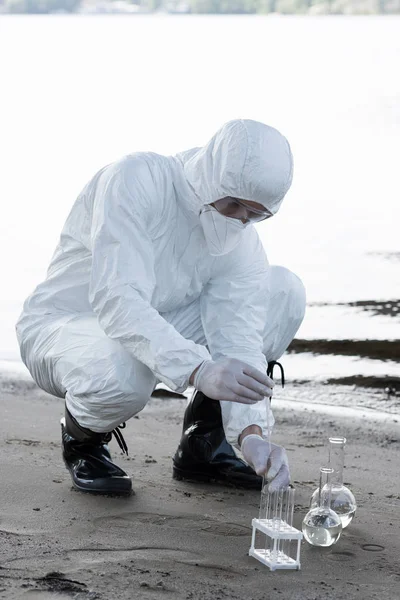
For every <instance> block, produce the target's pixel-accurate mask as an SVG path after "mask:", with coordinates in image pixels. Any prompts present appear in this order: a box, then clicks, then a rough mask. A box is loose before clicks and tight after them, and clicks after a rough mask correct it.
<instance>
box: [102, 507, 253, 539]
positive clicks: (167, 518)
mask: <svg viewBox="0 0 400 600" xmlns="http://www.w3.org/2000/svg"><path fill="white" fill-rule="evenodd" d="M129 522H131V523H134V524H138V523H142V524H145V525H155V526H157V527H158V528H160V527H172V528H179V529H190V530H191V531H201V532H204V533H211V534H213V535H221V536H226V537H238V536H248V535H249V534H250V532H251V531H250V528H249V527H246V526H245V525H239V524H237V523H221V522H219V521H216V520H214V519H210V518H207V517H200V516H199V517H197V516H195V515H190V516H187V515H186V516H185V515H183V516H180V515H160V514H156V513H136V512H132V513H125V514H123V515H110V516H108V517H98V518H97V519H95V520H94V523H95V524H96V528H101V527H104V526H106V527H107V528H108V527H109V526H110V525H112V526H113V527H124V528H125V527H126V525H127V523H129Z"/></svg>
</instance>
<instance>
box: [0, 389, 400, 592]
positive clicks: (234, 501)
mask: <svg viewBox="0 0 400 600" xmlns="http://www.w3.org/2000/svg"><path fill="white" fill-rule="evenodd" d="M344 389H347V388H344ZM324 390H325V391H324V394H325V397H326V394H327V391H326V390H327V387H326V386H325V387H324ZM309 391H310V395H312V396H313V398H314V399H315V396H316V395H318V388H315V386H314V387H313V389H312V390H311V389H308V388H307V384H304V385H303V386H297V387H296V386H293V385H291V384H289V385H288V386H287V388H285V390H283V391H282V392H281V393H280V395H279V398H278V399H276V400H275V401H274V410H275V417H276V421H277V424H276V427H275V431H274V441H275V442H276V443H279V444H282V445H284V446H285V447H286V449H287V451H288V454H289V460H290V465H291V473H292V480H293V483H294V485H295V487H296V511H295V525H296V526H297V527H300V526H301V521H302V518H303V517H304V515H305V514H306V512H307V506H308V501H309V498H310V495H311V493H312V491H313V490H314V488H315V487H316V483H317V479H318V470H319V467H320V466H321V464H322V463H324V462H326V458H327V452H326V439H327V437H328V436H329V435H345V436H346V437H347V439H348V449H347V457H346V470H345V482H346V483H347V484H348V485H349V486H351V489H352V490H353V492H354V494H355V496H356V499H357V502H358V511H357V514H356V517H355V519H354V520H353V523H352V524H351V525H350V527H348V528H347V529H346V530H344V532H343V534H342V537H341V538H340V540H339V542H338V543H337V544H336V545H335V546H333V547H331V548H327V549H322V548H313V547H311V546H310V545H308V544H307V543H306V542H305V541H303V543H302V547H301V564H302V568H301V571H287V572H285V571H277V572H270V571H269V570H268V569H267V568H266V567H264V566H263V565H261V564H260V563H258V562H257V561H255V560H254V559H253V558H250V557H249V556H248V550H249V547H250V541H251V519H252V518H253V517H256V516H258V506H259V497H260V494H259V493H258V492H257V491H251V492H249V491H244V490H240V489H236V488H226V487H222V486H219V485H216V484H208V485H205V484H190V483H186V482H185V483H184V482H178V481H175V480H173V479H172V477H171V471H172V468H171V467H172V460H171V459H172V456H173V454H174V452H175V449H176V445H177V442H178V439H179V436H180V431H181V419H182V415H183V412H184V409H185V405H186V399H184V398H177V397H171V396H168V395H165V394H162V393H160V394H159V395H158V397H155V398H152V400H151V402H150V403H149V404H148V405H147V407H146V408H145V410H144V411H143V412H142V413H140V415H138V418H133V419H131V421H130V422H129V423H128V425H127V428H126V430H125V433H124V435H125V438H126V441H127V443H128V446H129V451H130V455H129V457H124V456H122V455H121V453H120V450H119V448H118V446H117V444H116V443H115V442H114V441H113V442H111V450H112V453H113V456H114V458H116V462H117V463H118V464H120V465H121V466H122V467H123V468H124V469H125V470H126V471H127V472H128V473H129V474H130V475H131V476H132V477H133V485H134V490H135V494H134V495H132V496H131V497H129V498H125V499H118V498H112V497H105V496H97V497H93V496H91V495H85V494H83V493H80V492H76V491H74V490H73V489H72V487H71V481H70V477H69V474H68V472H67V471H66V469H65V467H64V465H63V462H62V458H61V452H60V427H59V419H60V417H61V416H62V413H63V402H62V401H61V400H59V399H56V398H53V397H51V396H49V395H47V394H45V393H43V392H42V391H41V390H39V389H38V388H37V387H36V386H35V385H34V384H33V382H32V383H31V382H29V381H28V380H24V381H22V380H17V379H13V378H10V377H3V379H2V383H1V404H2V420H1V425H0V427H1V433H0V444H1V453H2V460H1V467H0V468H1V483H2V487H1V490H2V493H1V513H0V539H1V543H0V598H2V599H3V598H4V599H7V600H14V599H15V600H19V599H21V600H23V599H25V598H26V599H27V600H28V599H30V600H35V599H37V600H50V599H57V598H58V599H60V600H62V599H63V598H65V599H67V598H74V599H76V600H89V599H111V598H118V599H121V600H124V599H127V600H128V599H129V600H130V599H132V598H140V599H143V600H145V599H155V598H171V599H185V600H186V599H187V600H189V599H199V600H200V599H201V600H218V599H228V598H232V599H246V600H267V599H269V600H274V599H275V598H276V599H278V598H279V599H286V598H288V599H293V600H300V599H301V600H320V599H333V598H334V599H342V598H346V599H348V600H351V599H353V598H354V599H359V600H367V599H368V600H369V599H375V598H376V599H377V600H378V599H379V600H395V599H397V598H400V562H399V554H400V539H399V521H400V519H399V507H400V487H399V474H400V469H399V458H398V456H399V455H398V450H399V441H400V439H399V438H400V435H399V433H400V423H399V421H400V419H398V418H397V417H396V415H395V414H384V413H379V412H378V411H376V410H369V409H363V410H362V411H361V410H360V409H357V407H355V408H353V407H350V408H346V409H343V408H340V407H339V408H338V407H329V406H326V407H324V405H323V404H318V403H315V402H314V403H311V404H308V403H307V395H308V392H309ZM328 393H329V392H328ZM352 393H353V391H352V388H348V394H349V395H351V394H352ZM363 393H365V394H369V393H370V394H373V393H374V392H373V391H372V390H365V391H364V390H363ZM285 394H288V395H289V396H290V398H292V400H285ZM296 396H297V397H298V399H299V400H301V401H302V402H300V401H296ZM293 398H294V400H293Z"/></svg>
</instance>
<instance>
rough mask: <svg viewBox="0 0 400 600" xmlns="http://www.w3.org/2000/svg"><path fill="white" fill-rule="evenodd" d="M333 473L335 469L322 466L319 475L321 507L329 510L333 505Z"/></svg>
mask: <svg viewBox="0 0 400 600" xmlns="http://www.w3.org/2000/svg"><path fill="white" fill-rule="evenodd" d="M332 474H333V469H331V468H325V467H321V470H320V477H319V494H318V497H319V502H318V504H319V508H322V509H323V510H329V509H330V506H331V495H332Z"/></svg>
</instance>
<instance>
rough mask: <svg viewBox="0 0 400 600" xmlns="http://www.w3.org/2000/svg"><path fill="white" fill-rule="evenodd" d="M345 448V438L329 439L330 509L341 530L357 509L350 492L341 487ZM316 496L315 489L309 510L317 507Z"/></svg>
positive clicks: (343, 486) (348, 522)
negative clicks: (335, 515) (330, 470)
mask: <svg viewBox="0 0 400 600" xmlns="http://www.w3.org/2000/svg"><path fill="white" fill-rule="evenodd" d="M345 447H346V438H344V437H331V438H329V466H330V467H331V468H332V469H333V470H334V472H333V475H332V494H331V505H330V507H331V509H332V510H334V511H335V513H337V514H338V515H339V517H340V520H341V521H342V527H343V529H344V528H345V527H347V526H348V525H350V523H351V521H352V519H353V517H354V515H355V512H356V508H357V505H356V500H355V498H354V496H353V494H352V492H351V491H350V490H349V488H348V487H346V486H345V485H343V469H344V452H345ZM318 494H319V490H318V488H317V489H316V490H315V492H314V493H313V495H312V496H311V503H310V508H315V507H316V506H318Z"/></svg>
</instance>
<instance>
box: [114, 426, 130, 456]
mask: <svg viewBox="0 0 400 600" xmlns="http://www.w3.org/2000/svg"><path fill="white" fill-rule="evenodd" d="M125 427H126V423H121V425H118V427H116V428H115V429H113V430H112V431H111V432H110V434H111V433H112V434H113V436H114V437H115V439H116V440H117V443H118V446H119V447H120V448H121V450H122V452H123V453H124V454H126V455H127V456H128V446H127V445H126V442H125V440H124V436H123V435H122V433H121V431H120V430H121V429H125Z"/></svg>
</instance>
